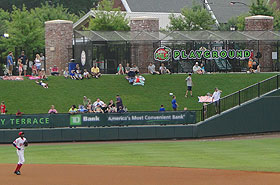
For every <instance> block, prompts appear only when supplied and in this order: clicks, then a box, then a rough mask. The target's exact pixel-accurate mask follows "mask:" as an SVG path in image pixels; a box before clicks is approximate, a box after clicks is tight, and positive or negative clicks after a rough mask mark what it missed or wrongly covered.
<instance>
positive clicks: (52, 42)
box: [45, 20, 73, 74]
mask: <svg viewBox="0 0 280 185" xmlns="http://www.w3.org/2000/svg"><path fill="white" fill-rule="evenodd" d="M72 39H73V22H72V21H65V20H54V21H47V22H45V47H46V49H45V52H46V73H47V74H50V70H49V69H50V67H53V66H54V65H57V66H58V68H59V70H60V71H61V70H64V69H65V67H66V66H67V65H68V62H69V61H70V59H71V58H72V53H73V51H72Z"/></svg>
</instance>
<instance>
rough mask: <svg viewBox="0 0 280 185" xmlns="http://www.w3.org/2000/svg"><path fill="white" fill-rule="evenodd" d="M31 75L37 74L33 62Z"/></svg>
mask: <svg viewBox="0 0 280 185" xmlns="http://www.w3.org/2000/svg"><path fill="white" fill-rule="evenodd" d="M31 75H32V76H36V75H38V73H37V67H36V65H35V64H34V65H33V66H32V74H31Z"/></svg>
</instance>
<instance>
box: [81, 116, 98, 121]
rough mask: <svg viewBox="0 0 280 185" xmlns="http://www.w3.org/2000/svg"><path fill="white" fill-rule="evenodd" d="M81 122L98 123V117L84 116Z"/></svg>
mask: <svg viewBox="0 0 280 185" xmlns="http://www.w3.org/2000/svg"><path fill="white" fill-rule="evenodd" d="M83 121H85V122H86V121H100V118H99V117H98V116H94V117H87V116H84V117H83Z"/></svg>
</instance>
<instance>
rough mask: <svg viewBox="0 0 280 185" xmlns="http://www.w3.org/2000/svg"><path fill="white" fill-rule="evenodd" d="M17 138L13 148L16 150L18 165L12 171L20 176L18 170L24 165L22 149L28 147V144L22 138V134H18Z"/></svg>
mask: <svg viewBox="0 0 280 185" xmlns="http://www.w3.org/2000/svg"><path fill="white" fill-rule="evenodd" d="M18 135H19V137H18V138H17V139H16V140H15V141H14V142H13V145H14V147H16V149H17V155H18V164H17V168H16V170H15V171H14V173H15V174H17V175H20V174H21V173H20V168H21V167H22V165H23V163H24V161H25V160H24V148H25V147H26V146H28V142H27V140H26V138H25V137H24V133H23V132H19V133H18Z"/></svg>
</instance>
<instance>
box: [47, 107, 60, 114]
mask: <svg viewBox="0 0 280 185" xmlns="http://www.w3.org/2000/svg"><path fill="white" fill-rule="evenodd" d="M48 113H49V114H57V113H58V112H57V110H56V109H55V108H54V105H52V106H51V108H50V110H49V112H48Z"/></svg>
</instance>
